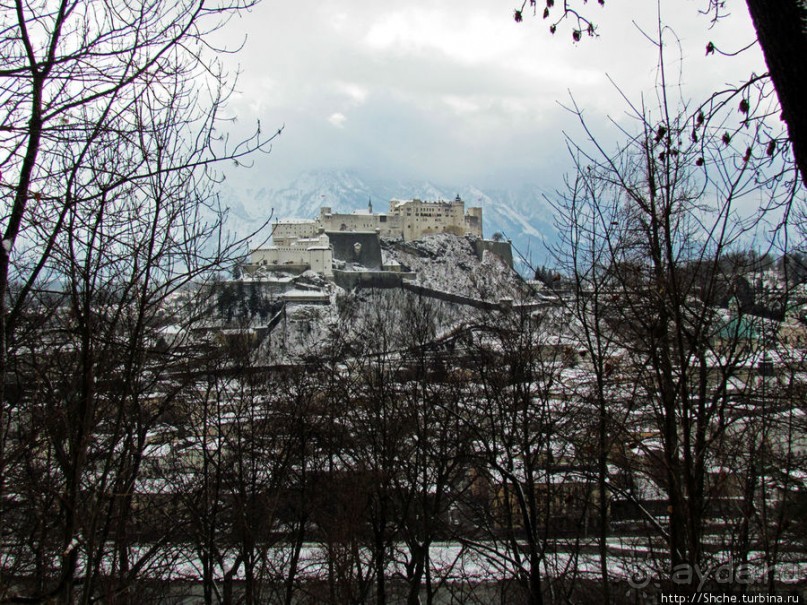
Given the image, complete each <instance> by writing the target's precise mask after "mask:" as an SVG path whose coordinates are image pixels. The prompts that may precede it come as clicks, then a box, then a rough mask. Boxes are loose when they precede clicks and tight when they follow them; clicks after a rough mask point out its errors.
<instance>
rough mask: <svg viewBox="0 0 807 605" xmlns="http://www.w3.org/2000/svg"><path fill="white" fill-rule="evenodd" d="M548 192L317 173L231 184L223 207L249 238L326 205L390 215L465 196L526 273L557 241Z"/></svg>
mask: <svg viewBox="0 0 807 605" xmlns="http://www.w3.org/2000/svg"><path fill="white" fill-rule="evenodd" d="M544 194H545V191H544V190H543V189H541V188H540V187H537V186H529V185H525V186H522V187H520V188H517V189H513V190H483V189H480V188H478V187H474V186H470V185H466V186H455V187H448V186H443V185H438V184H434V183H429V182H404V181H399V182H396V181H389V180H385V181H381V180H369V179H363V178H361V177H359V176H358V175H356V174H354V173H352V172H348V171H314V172H307V173H304V174H301V175H300V176H299V177H297V178H296V179H295V180H294V181H292V182H291V183H289V184H288V185H286V186H285V187H279V188H251V187H243V188H242V187H239V186H238V185H237V184H234V183H232V181H230V182H228V183H227V184H226V186H225V187H224V188H223V190H222V203H223V204H224V205H225V206H229V208H230V217H229V218H230V220H229V222H228V225H229V229H230V230H231V231H233V232H235V233H238V234H246V233H249V232H251V231H253V230H254V229H255V228H256V227H257V226H259V225H260V224H261V223H263V222H264V221H266V220H267V219H270V218H271V220H272V221H274V220H275V219H278V220H285V219H292V218H314V217H316V216H317V215H319V209H320V207H321V206H330V207H331V208H332V209H333V210H334V211H338V212H351V211H353V210H358V209H364V208H367V206H368V203H370V202H372V205H373V211H374V212H386V211H387V210H388V208H389V200H391V199H393V198H395V199H411V198H420V199H422V200H428V201H434V200H439V199H443V200H452V199H454V198H455V197H456V196H457V195H459V196H460V197H461V198H462V199H463V200H464V201H465V206H466V208H468V207H471V206H481V207H482V209H483V210H482V213H483V225H484V235H485V237H486V238H490V237H492V236H493V234H494V233H501V234H502V235H503V236H504V237H506V238H508V239H510V240H511V241H512V243H513V247H514V254H513V257H514V259H515V260H516V262H517V264H518V265H519V268H520V269H521V270H522V271H523V270H525V269H526V268H527V264H532V265H533V266H537V265H541V264H544V263H545V262H546V259H547V257H548V255H547V251H546V245H551V244H553V243H554V242H555V241H556V229H555V227H554V225H553V212H552V208H551V207H550V205H549V204H548V203H547V201H546V200H545V199H544ZM522 257H523V259H522Z"/></svg>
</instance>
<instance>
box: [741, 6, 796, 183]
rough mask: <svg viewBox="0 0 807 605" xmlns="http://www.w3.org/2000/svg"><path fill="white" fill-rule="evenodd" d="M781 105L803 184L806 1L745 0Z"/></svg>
mask: <svg viewBox="0 0 807 605" xmlns="http://www.w3.org/2000/svg"><path fill="white" fill-rule="evenodd" d="M746 3H747V4H748V11H749V12H750V13H751V20H752V21H753V22H754V27H755V28H756V30H757V38H758V39H759V44H760V46H761V47H762V52H763V53H764V54H765V62H766V63H767V64H768V71H769V72H770V74H771V79H772V80H773V85H774V87H775V88H776V93H777V95H778V96H779V103H780V104H781V106H782V118H783V119H784V121H785V123H786V124H787V132H788V136H789V137H790V141H791V143H792V144H793V153H794V154H795V156H796V164H797V165H798V167H799V171H800V172H801V179H802V182H803V183H804V184H806V185H807V111H804V98H805V96H804V91H805V85H806V83H807V1H806V0H781V1H780V2H775V3H771V2H768V0H746Z"/></svg>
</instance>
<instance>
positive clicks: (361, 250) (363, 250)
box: [327, 231, 382, 270]
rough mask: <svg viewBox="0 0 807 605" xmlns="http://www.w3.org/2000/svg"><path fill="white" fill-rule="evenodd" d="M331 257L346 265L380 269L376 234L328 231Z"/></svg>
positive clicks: (379, 250)
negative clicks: (353, 264) (331, 250)
mask: <svg viewBox="0 0 807 605" xmlns="http://www.w3.org/2000/svg"><path fill="white" fill-rule="evenodd" d="M327 235H328V239H329V240H330V242H331V246H332V247H333V257H334V258H335V259H337V260H341V261H344V262H346V263H357V264H359V265H362V266H363V267H367V268H368V269H376V270H379V269H381V265H382V260H381V242H380V241H379V239H378V233H376V232H375V231H373V232H370V233H368V232H364V233H353V232H350V231H329V232H327Z"/></svg>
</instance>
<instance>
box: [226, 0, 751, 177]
mask: <svg viewBox="0 0 807 605" xmlns="http://www.w3.org/2000/svg"><path fill="white" fill-rule="evenodd" d="M662 4H663V10H664V14H665V15H666V16H667V17H669V21H670V23H671V25H672V26H673V27H674V28H675V29H676V31H678V32H679V35H680V46H679V45H678V44H672V43H671V44H669V47H668V49H667V52H668V55H669V57H670V66H671V67H672V71H673V72H675V71H676V70H677V67H678V61H679V59H680V58H681V57H683V59H684V71H683V82H684V83H685V84H686V86H687V90H688V92H689V94H691V95H692V96H693V97H695V98H699V97H703V96H705V95H706V94H707V93H708V91H710V90H712V89H714V88H715V87H717V86H719V85H722V84H723V83H725V82H727V81H734V80H738V79H739V78H741V77H744V76H747V75H749V73H750V72H751V71H752V70H756V71H761V70H762V69H763V68H764V65H763V64H762V62H761V59H760V56H759V54H758V53H756V52H753V53H749V54H746V55H744V56H741V57H739V58H732V59H730V58H724V57H709V58H706V57H705V56H704V48H705V45H706V42H707V41H709V40H713V41H714V42H715V43H716V44H717V45H718V46H719V47H722V48H725V49H727V50H734V49H737V48H740V47H742V46H744V45H745V44H746V43H747V42H748V41H750V40H751V39H752V38H753V31H752V30H751V28H750V24H749V22H748V17H747V15H746V14H745V13H744V12H743V11H742V7H741V6H738V7H737V14H736V15H734V16H732V17H731V18H729V19H726V20H725V21H724V22H721V23H719V24H717V26H716V27H715V28H713V29H712V30H709V29H708V26H709V22H708V19H707V18H706V17H704V16H702V15H698V8H700V7H701V6H700V5H701V4H704V2H698V1H688V0H665V1H664V2H663V3H662ZM587 10H589V11H590V12H591V13H592V14H593V16H595V17H597V18H598V23H599V25H600V29H599V31H600V34H601V35H600V37H599V38H596V39H584V40H583V42H581V43H580V44H573V43H572V40H571V35H570V32H569V30H568V28H567V27H565V26H561V27H560V28H559V30H558V34H557V35H556V36H551V35H550V34H549V33H548V32H547V31H546V27H547V24H546V22H544V21H542V20H541V18H540V15H539V16H538V17H536V18H531V17H528V18H526V19H525V22H524V23H521V24H516V23H514V22H513V19H512V13H511V9H510V7H509V6H508V5H507V3H498V2H496V3H491V2H489V1H485V0H465V1H463V2H459V1H457V2H440V3H437V2H433V1H429V0H414V1H412V2H408V3H406V4H405V5H401V4H400V3H397V4H396V3H392V4H390V3H375V2H367V1H361V0H344V1H339V2H337V1H335V0H325V1H323V2H321V3H317V4H316V5H307V4H306V5H301V4H296V3H295V4H292V3H282V2H264V3H262V4H261V5H259V6H258V7H257V8H256V9H255V10H254V12H253V13H252V14H251V15H250V16H249V17H248V18H246V19H238V20H235V21H233V22H232V23H230V24H229V25H228V27H227V28H226V29H225V30H223V31H222V33H221V36H226V37H224V38H221V40H222V41H223V42H228V41H229V40H230V39H232V40H236V39H240V37H241V36H243V35H247V36H248V38H247V43H246V46H245V48H244V50H243V51H242V52H241V53H240V54H239V55H237V60H238V62H239V64H240V68H241V72H242V74H241V78H240V81H239V86H238V89H239V94H238V95H237V96H236V97H235V98H234V99H233V102H232V104H231V108H230V109H231V111H232V112H235V113H237V114H238V116H239V124H242V125H249V124H251V123H254V121H255V120H257V119H260V120H261V122H262V123H263V124H264V126H265V127H267V128H271V127H274V126H275V125H280V124H282V123H285V124H286V127H287V128H286V132H285V133H284V135H283V136H282V137H281V138H280V139H279V140H278V142H277V144H276V145H275V149H274V152H273V154H272V155H270V156H268V157H267V158H260V159H259V160H257V162H258V166H257V168H258V169H257V170H253V171H251V172H239V173H237V175H236V176H235V178H236V179H242V180H247V181H255V180H260V179H266V180H273V179H274V180H275V181H276V182H277V181H282V180H283V179H288V178H290V177H291V176H292V175H293V174H295V173H297V172H300V171H304V170H309V169H318V168H351V169H354V170H356V171H358V172H360V173H368V176H372V175H373V174H383V175H386V176H400V177H402V178H403V177H407V178H425V179H435V180H441V181H442V182H449V183H451V182H456V183H470V182H477V183H489V184H496V183H504V182H508V183H511V182H512V181H513V179H521V180H524V181H530V182H538V183H543V182H551V184H552V186H554V185H555V184H556V183H558V182H559V175H560V174H562V172H563V171H564V170H566V169H567V167H568V162H566V160H565V158H564V155H565V150H564V145H563V134H562V132H561V130H562V129H564V128H566V129H572V130H573V129H574V124H573V121H572V120H571V119H570V116H569V115H568V114H566V113H565V112H564V110H563V109H562V108H561V107H560V106H559V105H558V103H557V101H558V100H560V101H565V100H567V99H568V94H569V91H572V92H573V93H574V95H575V98H576V100H577V102H578V103H579V104H580V105H581V106H582V107H585V108H586V111H587V113H588V115H589V116H590V117H591V118H592V120H593V121H594V122H595V123H597V124H605V117H606V115H610V116H612V117H614V118H615V119H617V120H620V119H622V117H621V116H623V114H624V103H623V102H622V101H621V100H620V97H619V94H618V93H617V91H616V90H614V89H613V87H612V86H611V84H609V82H608V80H607V78H606V73H607V74H608V75H610V76H611V77H612V78H613V79H614V80H615V81H616V82H618V83H619V85H620V86H621V87H622V88H623V89H624V92H625V93H626V94H627V95H628V96H630V97H631V98H634V99H636V98H638V96H639V94H640V93H641V92H642V91H646V92H649V94H650V95H652V94H653V93H652V87H653V84H654V81H655V70H654V67H655V64H656V61H657V58H656V56H655V50H654V48H653V47H652V45H651V44H650V43H649V42H648V41H647V40H646V39H645V38H644V36H643V34H642V33H641V32H640V31H638V29H637V28H636V26H634V25H633V24H632V23H631V19H633V20H635V21H636V22H637V23H638V24H640V26H642V27H643V28H646V30H651V31H652V30H653V28H654V27H655V3H645V2H642V3H636V2H631V3H628V2H627V1H625V0H622V1H620V0H611V1H609V2H608V3H607V6H606V7H605V8H604V9H601V8H600V7H599V6H597V4H596V3H589V5H587ZM665 18H666V17H665ZM669 40H670V41H672V38H669ZM233 44H234V42H233Z"/></svg>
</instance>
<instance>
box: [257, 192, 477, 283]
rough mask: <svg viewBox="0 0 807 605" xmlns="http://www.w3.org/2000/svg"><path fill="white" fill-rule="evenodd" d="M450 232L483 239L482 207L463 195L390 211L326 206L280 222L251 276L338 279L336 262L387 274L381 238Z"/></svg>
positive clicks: (402, 204)
mask: <svg viewBox="0 0 807 605" xmlns="http://www.w3.org/2000/svg"><path fill="white" fill-rule="evenodd" d="M435 233H449V234H451V235H457V236H465V235H471V236H474V237H476V238H479V239H481V238H482V208H468V209H467V211H466V209H465V202H464V201H463V200H462V199H461V198H460V196H459V195H458V196H457V197H456V198H455V199H453V200H451V201H444V200H439V201H433V202H430V201H423V200H419V199H411V200H396V199H393V200H391V201H390V203H389V212H387V213H376V212H373V204H372V202H368V204H367V209H366V210H356V211H354V212H351V213H338V212H332V211H331V208H330V207H328V206H324V207H322V208H321V209H320V213H319V216H318V217H317V218H316V219H292V220H283V221H277V222H276V223H275V224H274V227H273V230H272V243H271V245H269V246H267V247H264V248H257V249H255V250H252V251H251V253H250V259H249V264H248V265H247V266H246V269H247V271H248V272H252V273H254V272H255V271H257V270H264V271H289V272H303V271H306V270H309V269H310V270H312V271H316V272H317V273H321V274H323V275H325V276H326V277H331V276H333V265H334V261H337V263H341V264H344V263H354V264H356V265H360V266H361V267H364V268H366V269H369V270H382V269H383V263H382V260H381V247H380V243H379V239H380V238H384V239H392V240H402V241H412V240H417V239H420V238H422V237H423V236H425V235H430V234H435Z"/></svg>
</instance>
